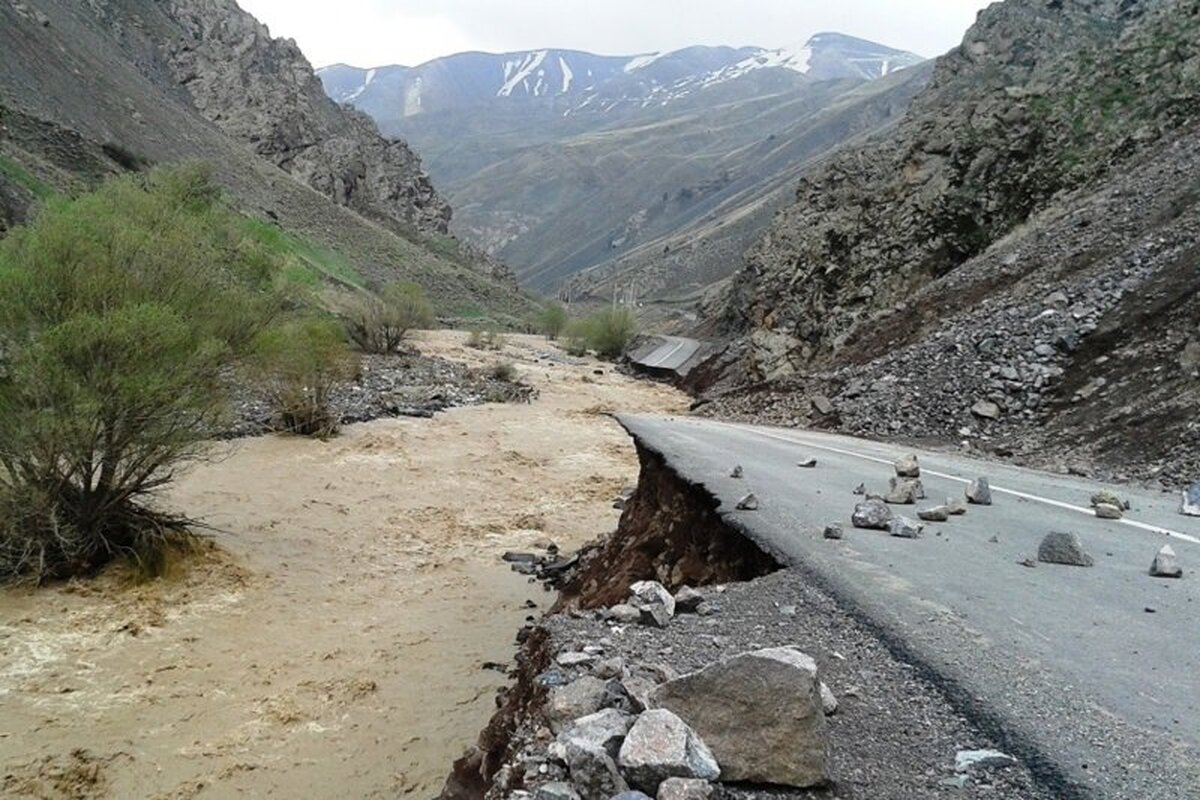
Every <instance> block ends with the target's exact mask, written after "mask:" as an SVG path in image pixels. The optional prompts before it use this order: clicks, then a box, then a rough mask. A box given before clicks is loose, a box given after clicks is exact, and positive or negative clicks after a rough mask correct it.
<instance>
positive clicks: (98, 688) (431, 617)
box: [0, 333, 686, 798]
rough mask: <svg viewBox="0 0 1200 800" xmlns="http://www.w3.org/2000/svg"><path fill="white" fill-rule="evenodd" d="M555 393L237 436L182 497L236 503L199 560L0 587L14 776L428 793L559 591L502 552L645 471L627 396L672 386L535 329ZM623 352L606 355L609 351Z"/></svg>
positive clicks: (562, 531) (676, 403)
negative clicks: (568, 352)
mask: <svg viewBox="0 0 1200 800" xmlns="http://www.w3.org/2000/svg"><path fill="white" fill-rule="evenodd" d="M464 340H465V337H464V336H463V335H461V334H454V333H439V334H430V335H429V336H427V337H426V338H425V339H424V340H423V341H421V342H420V343H419V345H420V347H421V349H422V351H424V352H426V353H428V354H431V355H437V356H441V357H444V358H448V359H452V360H457V361H461V362H464V363H467V364H468V365H470V366H473V367H484V366H487V365H489V364H492V363H495V362H496V361H499V360H501V359H502V358H503V359H505V360H510V361H513V362H515V363H516V365H517V370H518V373H519V377H520V378H521V379H522V380H524V381H527V382H528V383H531V384H532V385H534V386H535V387H536V388H537V389H538V390H539V392H540V397H539V399H537V400H535V401H534V402H533V403H532V404H523V403H522V404H510V405H485V406H476V407H471V408H461V409H456V410H452V411H449V412H447V413H445V414H442V415H439V416H437V417H435V418H434V419H430V420H425V419H389V420H380V421H376V422H372V423H366V424H363V425H357V426H351V427H350V428H348V429H346V431H345V433H344V434H343V435H342V436H340V437H338V438H336V439H334V440H332V441H330V442H327V443H322V442H316V441H309V440H304V439H299V438H291V437H265V438H259V439H246V440H241V441H237V442H232V443H226V444H221V445H218V446H217V449H216V451H215V453H214V455H215V456H216V458H215V460H214V461H213V462H212V463H206V464H203V465H199V466H197V467H195V468H193V469H192V470H190V471H189V472H188V473H187V474H185V475H184V476H183V477H182V479H181V480H180V481H179V483H178V484H177V485H176V486H175V487H174V488H173V489H172V490H171V492H170V496H169V497H168V498H165V502H168V503H169V504H170V505H171V507H173V508H178V509H179V510H181V511H185V512H186V513H188V514H191V515H193V516H198V517H201V518H203V519H205V520H206V521H207V522H209V523H211V524H213V525H214V526H216V527H218V528H220V529H222V531H221V532H219V533H216V534H214V536H213V537H212V540H211V542H210V543H209V544H208V545H206V546H205V547H204V548H203V552H202V553H201V554H200V555H199V556H198V557H196V558H193V559H191V560H189V561H188V562H187V563H185V564H180V565H179V569H178V570H177V571H176V572H177V574H175V575H174V576H171V577H169V578H167V579H164V580H161V581H156V582H152V583H143V584H136V583H132V582H130V580H129V579H128V577H127V576H123V575H122V574H120V573H119V571H110V572H109V573H107V574H105V575H104V576H102V577H101V578H99V579H97V580H95V581H91V582H86V583H73V584H68V585H64V586H59V587H55V588H51V589H45V590H40V591H35V592H30V591H7V592H4V593H0V795H4V796H10V795H11V796H18V797H26V796H27V797H44V798H99V797H113V798H124V797H146V798H184V797H206V796H211V797H229V796H236V795H243V796H254V797H289V798H290V797H300V796H303V797H309V798H321V797H330V798H332V797H381V796H387V797H395V796H398V795H407V794H412V795H415V796H431V795H433V794H435V793H436V791H437V790H438V789H439V788H440V787H441V784H442V781H443V780H444V778H445V775H446V772H447V768H448V766H449V764H450V763H451V762H452V760H453V759H454V758H455V757H457V756H458V755H460V754H461V753H462V752H463V751H464V750H465V749H466V747H467V746H468V745H469V744H471V742H472V741H474V739H475V737H476V735H477V733H478V732H479V730H480V729H482V728H483V727H484V724H485V723H486V722H487V719H488V717H489V716H490V714H491V712H492V711H493V710H494V699H493V696H494V694H495V692H496V690H497V689H498V688H499V687H501V686H502V685H503V684H504V683H505V677H504V675H502V674H501V673H499V672H496V671H493V670H485V669H483V668H482V666H483V664H484V663H485V662H499V663H502V664H505V663H508V662H510V661H511V659H512V656H513V651H514V648H513V639H512V636H513V633H514V632H515V631H516V630H517V628H518V627H520V625H521V623H522V621H523V620H524V618H525V616H526V615H528V614H531V613H539V612H538V611H534V610H530V608H528V607H527V605H526V602H527V601H531V600H532V601H533V602H536V603H537V605H538V606H539V607H543V606H545V605H547V604H548V603H549V602H550V601H551V598H550V596H549V595H547V594H546V593H545V592H544V591H543V590H542V589H541V588H540V587H539V586H536V585H531V584H530V583H529V582H528V581H527V579H525V578H522V577H519V576H516V575H514V574H512V573H511V572H509V571H508V569H507V567H506V566H505V565H504V564H503V563H502V562H501V561H500V560H499V558H498V556H499V555H500V554H501V553H502V552H503V551H505V550H508V549H531V548H534V547H536V546H537V545H538V544H539V543H544V541H554V542H555V543H557V544H559V545H560V546H561V547H563V549H564V550H566V549H572V548H574V547H576V546H578V545H580V544H582V543H583V542H585V541H588V540H590V539H592V538H594V537H596V536H597V535H598V534H601V533H603V532H605V531H608V530H611V529H612V528H613V527H614V526H615V524H616V521H617V516H618V512H616V511H614V510H612V509H611V500H612V499H613V497H614V496H616V495H617V494H619V493H620V491H621V490H622V489H623V487H625V486H627V485H629V484H632V483H633V482H634V480H635V478H636V475H637V461H636V458H635V454H634V450H633V446H632V444H631V443H630V442H629V441H628V439H627V437H626V436H625V434H624V432H623V431H622V430H621V429H620V427H619V426H618V425H617V424H616V423H615V422H613V421H612V420H610V419H609V418H607V417H605V416H604V415H603V412H604V411H606V410H610V409H612V408H614V407H615V406H616V405H617V404H619V405H620V407H621V408H622V409H630V410H635V411H636V410H642V411H647V412H652V411H653V412H675V411H679V410H682V408H683V407H684V406H685V405H686V399H685V398H683V397H682V396H681V395H679V394H677V393H676V392H674V391H673V390H670V389H668V388H666V387H663V386H659V385H655V384H649V383H639V382H635V381H633V380H631V379H629V378H627V377H624V376H622V375H619V374H617V373H616V372H615V371H613V370H612V369H611V368H610V367H608V366H607V365H600V364H598V363H595V362H591V361H585V360H577V359H570V358H567V357H566V356H563V355H562V354H561V353H559V352H558V351H557V350H554V349H553V348H551V347H548V346H547V345H546V344H545V342H543V341H542V340H540V339H538V338H535V337H513V338H512V339H511V340H510V343H509V344H508V345H507V346H506V348H505V350H504V352H503V353H485V352H481V351H475V350H469V349H467V348H465V347H464V346H463V345H464ZM595 370H603V374H594V371H595Z"/></svg>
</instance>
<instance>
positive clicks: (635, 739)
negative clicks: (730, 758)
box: [617, 708, 721, 795]
mask: <svg viewBox="0 0 1200 800" xmlns="http://www.w3.org/2000/svg"><path fill="white" fill-rule="evenodd" d="M617 763H618V764H619V765H620V766H621V770H622V772H623V773H624V774H625V777H626V779H627V780H628V781H629V783H630V784H631V785H632V786H634V787H635V788H638V789H641V790H642V791H643V792H646V793H647V794H651V795H653V794H655V793H657V792H658V787H659V785H660V784H661V783H662V782H663V781H665V780H666V779H667V778H699V779H700V780H706V781H713V780H716V779H717V778H718V777H720V775H721V769H720V767H718V766H717V761H716V759H715V758H713V754H712V751H711V750H709V749H708V747H707V746H706V745H705V743H704V740H703V739H702V738H701V737H700V736H698V735H697V734H696V732H695V731H694V730H692V728H690V727H688V725H687V723H685V722H684V721H683V720H682V719H680V718H679V717H678V716H676V715H675V714H673V713H671V712H670V711H668V710H666V709H662V708H658V709H651V710H650V711H644V712H642V714H641V715H640V716H639V717H638V718H637V721H636V722H634V723H633V727H632V728H630V730H629V735H628V736H626V737H625V741H624V742H623V743H622V744H621V752H620V754H619V756H618V757H617Z"/></svg>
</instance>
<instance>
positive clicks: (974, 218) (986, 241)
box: [726, 0, 1200, 363]
mask: <svg viewBox="0 0 1200 800" xmlns="http://www.w3.org/2000/svg"><path fill="white" fill-rule="evenodd" d="M1195 6H1196V4H1195V3H1194V2H1175V3H1169V2H1165V0H1140V1H1139V0H1060V1H1059V2H1053V3H1046V2H1043V1H1042V0H1008V1H1007V2H1005V3H1000V4H997V5H995V6H992V7H991V8H989V9H988V10H986V11H984V12H983V13H982V14H981V15H980V18H979V21H978V23H977V24H976V25H975V26H974V27H973V28H972V29H971V30H970V31H969V32H968V33H967V35H966V38H965V39H964V42H963V44H962V46H960V47H959V48H957V49H956V50H954V51H952V52H951V53H950V54H949V55H947V56H945V57H943V58H942V59H941V60H940V61H939V63H938V65H937V67H936V70H935V74H934V78H933V81H932V83H931V85H930V87H929V88H928V89H927V90H926V91H925V92H924V93H922V94H921V95H920V96H919V97H918V99H917V100H916V101H915V102H914V105H913V107H912V109H911V110H910V112H909V115H908V117H907V118H906V119H905V120H904V122H902V123H901V125H900V126H898V128H897V129H895V131H894V132H893V133H892V134H891V135H889V136H887V137H884V138H881V139H879V140H878V141H876V142H875V143H873V144H871V145H869V146H867V147H865V148H862V149H857V150H851V151H848V152H846V153H844V154H843V155H840V156H838V157H835V158H833V159H831V160H830V161H829V163H828V164H827V165H825V166H823V167H821V168H819V169H817V170H815V171H814V172H812V173H810V174H808V175H807V176H806V177H805V178H804V179H803V180H802V181H801V184H800V187H799V189H798V190H797V193H796V200H797V202H796V203H795V205H793V206H792V207H790V208H788V209H787V210H785V211H784V212H783V213H782V214H781V215H780V216H779V217H778V218H777V219H776V222H775V223H774V224H773V225H772V227H771V229H770V230H769V231H768V233H767V234H766V236H765V237H764V238H763V239H762V240H761V241H760V242H759V243H758V245H757V246H756V247H755V248H754V249H753V250H752V251H751V253H750V254H749V256H748V259H747V265H746V268H745V269H744V270H743V271H742V272H741V273H739V275H738V276H737V277H736V280H735V287H734V291H733V293H732V296H731V298H730V302H729V304H728V307H727V310H726V323H727V324H728V325H729V326H731V327H733V328H735V329H740V330H749V329H753V328H765V329H768V330H773V331H777V332H780V333H783V334H785V335H787V336H788V337H790V339H791V341H792V342H793V348H794V350H795V355H796V357H797V358H798V360H799V361H800V362H801V363H806V362H809V361H811V360H812V359H814V358H816V357H818V356H821V355H823V354H828V353H829V352H830V351H832V350H833V349H835V348H836V347H837V346H839V345H840V344H842V343H844V340H845V337H846V336H847V335H848V334H850V333H851V331H852V329H853V327H854V326H855V324H856V323H857V322H859V321H861V320H862V319H863V318H864V317H866V316H868V315H870V314H871V313H873V312H875V311H878V310H880V309H884V308H888V307H890V306H892V305H894V304H895V303H897V302H902V301H904V300H905V299H906V298H907V297H908V295H909V294H910V293H911V292H912V291H913V289H914V288H916V287H919V286H921V285H923V284H925V283H928V282H929V281H931V280H933V279H935V278H937V277H939V276H941V275H944V274H946V273H947V272H949V271H951V270H954V269H955V268H957V267H958V266H960V265H961V264H963V263H964V262H965V261H967V260H968V259H970V258H971V257H973V256H975V255H978V254H979V253H981V252H983V251H984V250H985V249H986V248H987V247H988V246H989V245H990V244H992V243H993V242H995V241H997V240H999V239H1000V238H1001V237H1003V236H1004V235H1005V234H1006V233H1007V232H1008V231H1010V230H1012V229H1013V227H1014V226H1016V225H1018V224H1020V223H1021V222H1024V221H1025V220H1027V219H1028V218H1029V217H1030V215H1031V214H1033V213H1034V212H1035V211H1037V210H1039V209H1041V208H1044V207H1046V205H1047V204H1048V203H1049V201H1050V200H1051V199H1052V198H1053V197H1054V196H1055V195H1056V194H1057V193H1058V192H1060V191H1062V190H1064V189H1069V188H1071V187H1075V186H1079V185H1081V184H1083V183H1084V182H1086V181H1088V180H1090V179H1092V178H1094V177H1096V176H1097V175H1100V174H1103V173H1105V172H1107V171H1108V170H1109V169H1111V168H1112V167H1113V166H1114V165H1115V164H1118V163H1120V162H1122V161H1124V160H1127V159H1128V158H1129V157H1130V156H1131V155H1132V154H1134V153H1136V152H1138V151H1140V150H1143V149H1145V148H1146V147H1148V146H1149V145H1151V144H1152V143H1154V142H1157V141H1160V140H1161V139H1162V137H1163V136H1164V135H1165V133H1166V132H1167V131H1170V130H1173V129H1175V128H1176V127H1177V126H1178V125H1179V124H1180V123H1181V122H1183V121H1185V120H1186V119H1189V118H1192V117H1194V116H1195V115H1196V113H1197V111H1200V102H1198V101H1197V98H1196V93H1195V91H1194V88H1195V85H1196V82H1197V80H1198V78H1200V45H1197V42H1196V38H1195V37H1194V36H1189V35H1188V34H1187V33H1186V30H1187V25H1182V24H1181V22H1182V21H1183V20H1184V19H1187V20H1188V24H1190V25H1193V26H1194V25H1195V24H1196V20H1195V18H1194V17H1195V14H1196V7H1195ZM1123 34H1128V35H1123Z"/></svg>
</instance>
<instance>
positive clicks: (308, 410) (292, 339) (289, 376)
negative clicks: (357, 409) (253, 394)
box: [249, 317, 358, 439]
mask: <svg viewBox="0 0 1200 800" xmlns="http://www.w3.org/2000/svg"><path fill="white" fill-rule="evenodd" d="M249 363H250V365H251V368H252V369H254V371H255V374H256V376H257V377H258V379H259V380H261V381H262V382H263V384H264V386H265V388H266V391H267V396H268V397H269V398H270V400H271V405H272V406H273V407H274V409H275V413H276V414H277V415H278V417H279V422H280V426H281V428H282V430H284V431H287V432H290V433H296V434H299V435H301V436H316V437H319V438H322V439H324V438H328V437H330V436H332V435H333V434H335V433H337V431H338V428H339V427H340V425H339V419H338V416H337V413H336V412H335V411H334V409H333V405H332V402H331V400H332V396H333V392H334V390H335V389H337V388H338V387H339V386H341V385H342V384H344V383H346V382H347V381H349V380H351V379H352V378H353V377H354V375H355V373H356V372H357V370H358V359H357V358H356V357H355V356H354V355H353V354H352V353H351V352H350V349H349V347H348V346H347V345H346V340H345V338H344V336H343V335H342V332H341V330H340V329H339V327H338V326H337V325H335V324H333V323H331V322H329V321H326V320H322V319H317V318H314V317H310V318H302V319H297V320H293V321H290V322H287V323H285V324H283V325H279V326H276V327H273V328H271V329H269V330H267V331H264V332H263V333H262V334H260V335H259V337H258V340H257V342H256V346H255V352H254V356H253V358H251V359H250V361H249Z"/></svg>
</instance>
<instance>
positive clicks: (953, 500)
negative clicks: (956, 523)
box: [946, 497, 967, 517]
mask: <svg viewBox="0 0 1200 800" xmlns="http://www.w3.org/2000/svg"><path fill="white" fill-rule="evenodd" d="M946 510H947V511H949V512H950V516H952V517H961V516H962V515H963V514H965V513H967V505H966V503H964V502H963V501H962V499H961V498H958V497H947V498H946Z"/></svg>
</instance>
